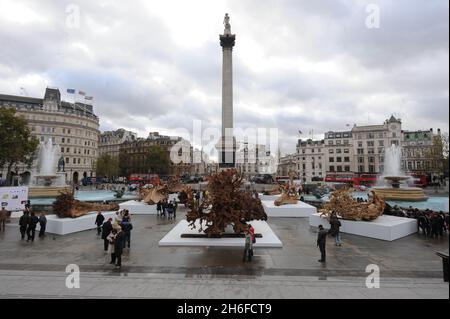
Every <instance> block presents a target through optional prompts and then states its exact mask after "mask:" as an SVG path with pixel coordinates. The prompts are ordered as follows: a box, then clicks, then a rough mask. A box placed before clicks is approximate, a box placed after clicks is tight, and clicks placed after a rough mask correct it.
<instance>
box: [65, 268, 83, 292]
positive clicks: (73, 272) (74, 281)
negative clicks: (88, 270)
mask: <svg viewBox="0 0 450 319" xmlns="http://www.w3.org/2000/svg"><path fill="white" fill-rule="evenodd" d="M66 273H68V274H69V275H68V276H67V278H66V287H67V288H69V289H73V288H80V267H78V265H75V264H69V265H67V267H66Z"/></svg>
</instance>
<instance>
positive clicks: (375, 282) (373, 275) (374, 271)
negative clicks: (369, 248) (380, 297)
mask: <svg viewBox="0 0 450 319" xmlns="http://www.w3.org/2000/svg"><path fill="white" fill-rule="evenodd" d="M366 272H368V273H370V274H369V275H368V276H367V278H366V287H367V288H369V289H371V288H380V267H378V266H377V265H375V264H370V265H367V267H366Z"/></svg>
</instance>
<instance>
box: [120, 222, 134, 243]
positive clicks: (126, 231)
mask: <svg viewBox="0 0 450 319" xmlns="http://www.w3.org/2000/svg"><path fill="white" fill-rule="evenodd" d="M132 229H133V225H132V224H131V223H130V222H129V221H128V220H125V221H123V222H122V231H123V248H125V246H126V245H127V244H128V248H130V243H131V230H132Z"/></svg>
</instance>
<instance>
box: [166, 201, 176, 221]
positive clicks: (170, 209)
mask: <svg viewBox="0 0 450 319" xmlns="http://www.w3.org/2000/svg"><path fill="white" fill-rule="evenodd" d="M173 208H174V207H173V203H172V201H170V202H169V203H168V204H167V219H168V220H172V219H173V218H172V216H173Z"/></svg>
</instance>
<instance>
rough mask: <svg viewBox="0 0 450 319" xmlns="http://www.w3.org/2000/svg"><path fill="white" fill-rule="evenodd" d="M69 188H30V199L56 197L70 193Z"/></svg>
mask: <svg viewBox="0 0 450 319" xmlns="http://www.w3.org/2000/svg"><path fill="white" fill-rule="evenodd" d="M70 191H71V189H70V187H69V186H45V187H39V186H36V187H33V186H31V187H29V188H28V197H29V198H41V197H56V196H58V195H59V193H60V192H70Z"/></svg>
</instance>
